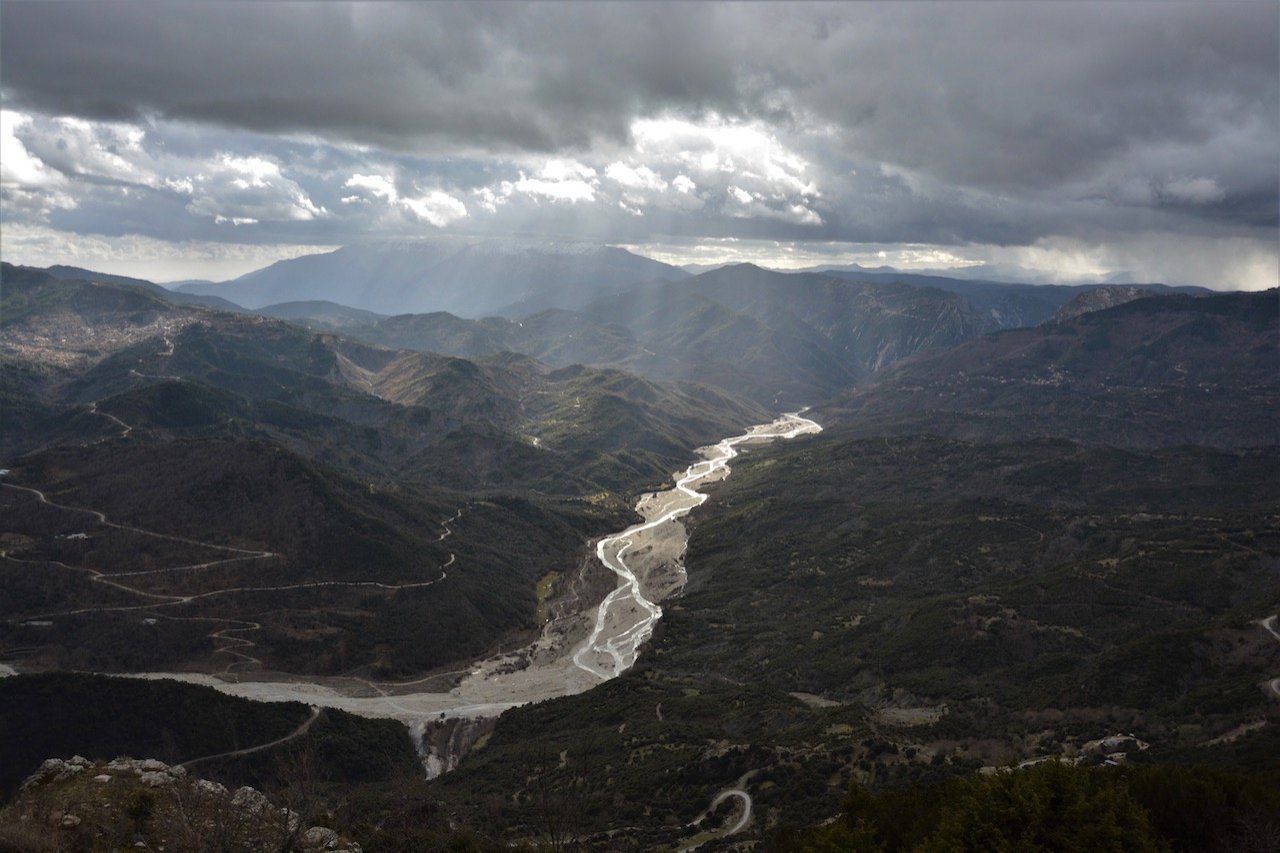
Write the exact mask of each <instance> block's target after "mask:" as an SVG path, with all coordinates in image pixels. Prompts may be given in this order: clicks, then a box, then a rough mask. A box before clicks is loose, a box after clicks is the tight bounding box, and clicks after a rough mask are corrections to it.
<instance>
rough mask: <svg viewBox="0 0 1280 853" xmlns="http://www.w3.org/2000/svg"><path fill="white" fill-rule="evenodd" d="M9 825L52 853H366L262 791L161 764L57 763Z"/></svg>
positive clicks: (32, 780)
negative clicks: (126, 852) (141, 852)
mask: <svg viewBox="0 0 1280 853" xmlns="http://www.w3.org/2000/svg"><path fill="white" fill-rule="evenodd" d="M10 824H13V825H22V826H23V827H24V829H26V830H29V833H30V834H31V835H32V837H33V838H37V837H38V838H41V839H42V840H43V841H47V844H46V845H45V846H46V847H48V849H74V850H79V849H92V850H98V849H129V848H134V847H138V848H139V849H150V850H184V851H192V853H202V851H215V850H226V849H236V850H245V851H262V853H267V851H278V850H281V849H286V848H287V849H291V850H296V851H300V853H319V851H326V853H329V851H333V853H360V845H359V844H356V843H355V842H354V841H351V840H349V839H346V838H343V837H342V836H341V835H339V834H338V833H337V832H335V831H333V830H332V829H329V828H328V827H322V826H312V827H306V824H305V823H304V822H303V818H302V816H301V815H299V814H298V813H297V812H294V811H292V810H290V809H288V808H280V807H278V806H276V805H275V804H274V803H273V802H271V799H270V798H269V797H267V796H266V795H265V794H263V793H262V792H261V791H258V790H257V789H255V788H250V787H247V786H246V787H241V788H237V789H235V790H234V791H229V790H228V789H227V787H226V786H225V785H223V784H221V783H219V782H213V781H210V780H208V779H196V778H192V777H190V776H188V774H187V771H186V770H185V769H184V768H182V767H179V766H170V765H168V764H165V763H164V762H163V761H158V760H156V759H154V758H148V759H145V760H137V759H131V758H117V759H114V760H113V761H110V762H96V763H95V762H92V761H90V760H89V759H87V758H84V757H81V756H76V757H74V758H71V759H65V760H64V759H60V758H51V759H49V760H48V761H45V762H44V763H43V764H41V765H40V768H39V769H38V770H37V771H36V772H35V773H33V774H32V775H31V776H30V777H29V778H28V779H27V780H26V781H25V782H23V784H22V789H21V791H20V793H19V795H18V798H17V799H16V800H15V801H14V802H13V803H11V804H10V805H8V806H7V807H6V808H5V809H4V810H3V811H0V825H10ZM304 827H305V828H304ZM40 849H44V847H41V848H40Z"/></svg>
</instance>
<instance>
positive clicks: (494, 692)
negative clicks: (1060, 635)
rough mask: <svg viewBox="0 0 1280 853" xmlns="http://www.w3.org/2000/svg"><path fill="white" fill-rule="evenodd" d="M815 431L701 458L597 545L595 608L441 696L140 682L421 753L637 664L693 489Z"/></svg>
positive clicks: (258, 677)
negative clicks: (301, 718) (380, 736)
mask: <svg viewBox="0 0 1280 853" xmlns="http://www.w3.org/2000/svg"><path fill="white" fill-rule="evenodd" d="M821 430H822V427H821V426H819V425H818V424H817V423H816V422H814V421H812V420H809V419H808V418H805V417H803V416H802V413H793V414H786V415H782V416H780V417H779V418H777V419H776V420H774V421H772V422H770V423H767V424H760V425H758V426H754V427H752V428H751V429H749V430H747V431H746V432H744V433H743V434H742V435H737V436H733V437H731V438H726V439H724V440H723V441H721V442H719V443H718V444H715V445H711V446H709V447H704V448H700V449H699V450H698V455H699V456H701V457H702V458H701V459H700V460H699V461H697V462H695V463H694V464H693V465H690V466H689V468H687V469H686V470H685V471H684V472H683V473H681V474H679V475H677V477H676V484H675V487H674V488H672V489H669V490H666V491H663V492H655V493H649V494H646V495H644V496H642V497H641V498H640V500H639V502H638V503H637V505H636V511H637V512H638V513H639V514H640V515H641V517H642V518H643V519H644V521H642V522H640V523H639V524H636V525H633V526H631V527H628V528H627V529H626V530H623V531H622V532H621V533H618V534H615V535H613V536H606V537H605V538H603V539H601V540H600V541H599V542H598V543H597V544H596V554H597V556H598V558H599V560H600V562H601V563H603V565H604V566H605V567H607V568H608V569H609V570H610V571H611V572H613V573H614V574H616V575H617V577H618V585H617V586H616V587H615V588H614V589H613V590H612V591H611V592H610V593H609V594H608V595H607V596H605V598H604V600H603V601H601V602H599V603H598V604H592V605H591V606H589V607H587V608H585V609H581V610H578V611H577V612H574V613H569V614H567V615H564V616H561V617H559V618H557V619H552V620H550V621H549V622H548V623H547V625H546V626H545V627H544V629H543V631H542V633H541V635H540V636H539V637H538V638H537V639H536V640H535V641H534V642H533V643H531V644H529V645H528V646H525V647H524V648H521V649H519V650H517V651H514V652H508V653H504V654H500V655H496V656H493V657H490V658H487V659H485V660H482V661H480V662H478V663H476V664H474V665H473V666H472V667H471V668H470V669H469V670H468V671H467V673H466V674H465V675H464V676H463V677H462V679H461V680H460V681H459V682H458V684H457V686H455V687H453V688H452V689H450V690H448V691H435V692H432V691H424V690H422V688H421V687H420V686H418V685H420V684H421V683H423V682H427V681H429V679H418V680H416V681H410V682H401V683H393V682H372V681H369V680H367V679H363V678H355V677H332V678H301V677H297V676H291V675H287V674H283V673H265V672H262V673H257V672H249V671H245V669H242V668H237V671H235V672H231V671H229V670H230V669H231V668H228V671H227V672H224V673H222V674H221V675H208V674H193V673H145V674H140V677H144V678H177V679H181V680H183V681H189V682H195V683H199V684H206V685H209V686H212V687H215V688H216V689H218V690H221V691H222V692H224V693H229V694H232V695H235V696H243V697H246V698H250V699H258V700H263V701H298V702H305V703H307V704H309V705H313V706H316V705H318V706H325V707H332V708H339V709H341V710H344V711H349V712H351V713H354V714H360V715H362V716H367V717H389V718H393V719H398V720H401V721H402V722H404V723H406V724H407V725H409V727H410V730H411V731H413V732H414V733H415V736H416V737H417V738H418V740H419V742H420V743H421V741H422V733H423V731H424V730H425V727H426V725H427V723H429V722H438V721H440V720H447V719H454V718H476V717H492V716H496V715H498V714H500V713H501V712H502V711H504V710H506V709H508V708H512V707H515V706H517V705H524V704H527V703H530V702H539V701H543V700H546V699H551V698H555V697H558V696H566V695H571V694H575V693H581V692H583V691H584V690H588V689H590V688H592V687H594V686H596V685H598V684H600V683H601V682H602V681H604V680H607V679H610V678H615V677H617V676H618V675H621V674H622V673H623V672H625V671H626V670H627V669H628V668H630V667H631V666H633V665H634V664H635V662H636V658H637V656H638V655H639V651H640V648H641V646H642V645H643V644H644V642H645V641H646V640H647V639H648V638H649V637H650V636H652V633H653V626H654V624H655V623H656V622H657V620H658V619H659V618H660V617H661V615H662V609H661V607H660V606H659V605H658V602H660V601H662V600H663V599H664V598H666V597H667V596H669V595H671V594H672V593H674V592H676V591H678V590H679V589H680V588H681V587H682V586H683V585H684V578H685V571H684V564H683V560H684V552H685V548H686V546H687V544H688V535H687V532H686V530H685V528H684V525H683V524H682V523H681V522H680V519H681V518H682V517H683V516H685V515H687V514H688V513H689V512H690V511H691V510H693V509H694V508H695V507H698V506H700V505H701V504H702V503H703V502H704V501H705V500H706V499H707V496H706V495H705V494H703V493H701V492H698V491H696V488H695V487H699V486H704V485H706V484H708V483H712V482H716V481H719V480H721V479H723V478H724V477H725V476H727V475H728V474H729V465H728V463H729V461H730V460H731V459H733V458H734V457H736V456H737V455H738V452H739V450H738V448H739V447H741V446H742V445H747V444H752V443H763V442H767V441H772V440H776V439H789V438H794V437H796V436H799V435H804V434H809V433H817V432H820V431H821ZM451 520H452V519H451ZM446 524H447V523H446ZM446 535H447V534H446ZM441 538H443V537H441ZM237 630H239V629H237ZM228 639H230V638H228ZM223 650H224V651H228V652H231V653H232V654H236V653H237V652H233V651H232V650H231V649H230V648H224V649H223ZM241 656H242V657H247V656H245V655H241ZM253 660H256V659H253ZM246 662H247V661H242V662H241V663H242V664H243V663H246ZM268 679H269V680H268Z"/></svg>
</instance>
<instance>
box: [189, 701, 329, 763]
mask: <svg viewBox="0 0 1280 853" xmlns="http://www.w3.org/2000/svg"><path fill="white" fill-rule="evenodd" d="M319 718H320V709H319V708H317V707H316V706H315V705H312V706H311V716H309V717H307V719H306V720H304V721H303V723H302V725H300V726H298V727H297V728H296V729H294V730H293V731H291V732H289V733H288V734H287V735H285V736H284V737H279V738H276V739H275V740H273V741H269V742H267V743H260V744H258V745H257V746H247V747H245V748H244V749H233V750H231V751H230V752H218V753H215V754H213V755H202V756H200V757H199V758H193V759H191V760H190V761H184V762H182V763H181V764H179V765H178V766H179V767H190V766H191V765H193V764H199V763H201V762H203V761H212V760H213V759H215V758H233V757H235V756H238V755H252V754H253V753H255V752H262V751H264V750H267V749H271V748H272V747H274V746H279V745H280V744H282V743H288V742H289V741H291V740H297V739H298V738H300V737H302V736H303V735H305V734H306V733H307V731H308V730H309V729H310V728H311V726H312V724H313V723H315V721H316V720H317V719H319Z"/></svg>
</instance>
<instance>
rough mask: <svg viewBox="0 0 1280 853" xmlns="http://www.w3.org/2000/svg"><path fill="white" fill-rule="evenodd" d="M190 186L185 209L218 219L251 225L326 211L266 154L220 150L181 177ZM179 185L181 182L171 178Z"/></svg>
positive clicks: (312, 216)
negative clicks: (193, 172)
mask: <svg viewBox="0 0 1280 853" xmlns="http://www.w3.org/2000/svg"><path fill="white" fill-rule="evenodd" d="M183 181H189V182H190V184H191V187H192V191H191V193H190V195H191V202H190V203H189V204H188V205H187V210H189V211H190V212H192V213H194V214H196V215H198V216H208V217H211V218H212V219H213V220H214V221H215V222H217V223H227V222H230V223H232V224H235V225H251V224H256V223H258V222H262V221H271V222H306V221H310V220H313V219H317V218H320V217H322V216H326V215H328V211H326V210H325V209H324V208H323V207H318V206H316V204H315V203H314V202H312V201H311V198H310V197H309V196H308V195H307V193H306V192H305V191H304V190H303V189H302V187H300V186H298V184H297V183H296V182H295V181H293V180H291V179H290V178H287V177H285V175H284V174H283V173H282V172H281V170H280V164H278V163H276V162H274V161H272V160H268V159H266V158H265V157H238V156H235V155H232V154H220V155H218V156H217V157H216V158H215V159H214V160H213V161H211V162H208V163H205V164H204V165H203V166H202V167H201V171H200V172H199V173H198V174H196V175H194V176H192V177H190V178H186V179H183ZM174 183H178V184H179V185H181V182H174V181H170V183H169V185H170V186H171V187H172V186H173V185H174Z"/></svg>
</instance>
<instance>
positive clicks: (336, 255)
mask: <svg viewBox="0 0 1280 853" xmlns="http://www.w3.org/2000/svg"><path fill="white" fill-rule="evenodd" d="M684 276H685V273H684V272H683V271H681V270H680V269H679V268H677V267H673V266H670V265H668V264H663V263H660V262H658V261H652V260H649V259H648V258H643V257H640V256H638V255H633V254H631V253H630V252H628V251H626V250H625V249H618V248H614V247H610V246H599V245H595V244H588V243H572V242H566V243H545V242H534V241H521V240H504V241H498V240H469V239H465V238H450V237H435V238H421V239H416V240H411V239H401V240H376V241H369V242H366V243H359V244H355V245H351V246H346V247H344V248H341V249H338V250H336V251H334V252H330V253H328V254H321V255H304V256H302V257H299V258H293V259H291V260H285V261H278V262H276V263H274V264H272V265H271V266H269V267H266V268H264V269H260V270H257V271H255V272H251V273H248V274H247V275H243V276H241V277H240V278H237V279H235V280H233V281H228V282H222V283H220V284H213V283H190V284H184V285H182V286H180V287H179V288H178V290H179V292H181V293H187V294H199V295H208V296H218V297H221V298H223V299H227V300H230V301H232V302H234V303H236V304H238V305H243V306H245V307H248V308H261V307H263V306H266V305H272V304H276V303H280V302H296V301H303V300H308V301H309V300H317V299H319V300H328V301H332V302H338V303H341V304H343V305H349V306H351V307H354V308H361V309H364V310H368V311H376V312H380V313H385V314H400V313H404V312H406V311H449V312H451V313H454V314H458V315H460V316H464V317H481V316H487V315H491V314H498V315H504V316H522V315H524V314H530V313H534V312H536V311H540V310H543V309H546V308H576V307H579V306H581V305H583V304H585V303H586V302H588V301H590V300H591V299H593V298H595V296H597V295H598V294H599V293H600V291H602V290H610V289H617V288H621V287H624V286H628V285H633V284H637V283H641V282H650V281H662V280H667V279H679V278H683V277H684Z"/></svg>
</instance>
